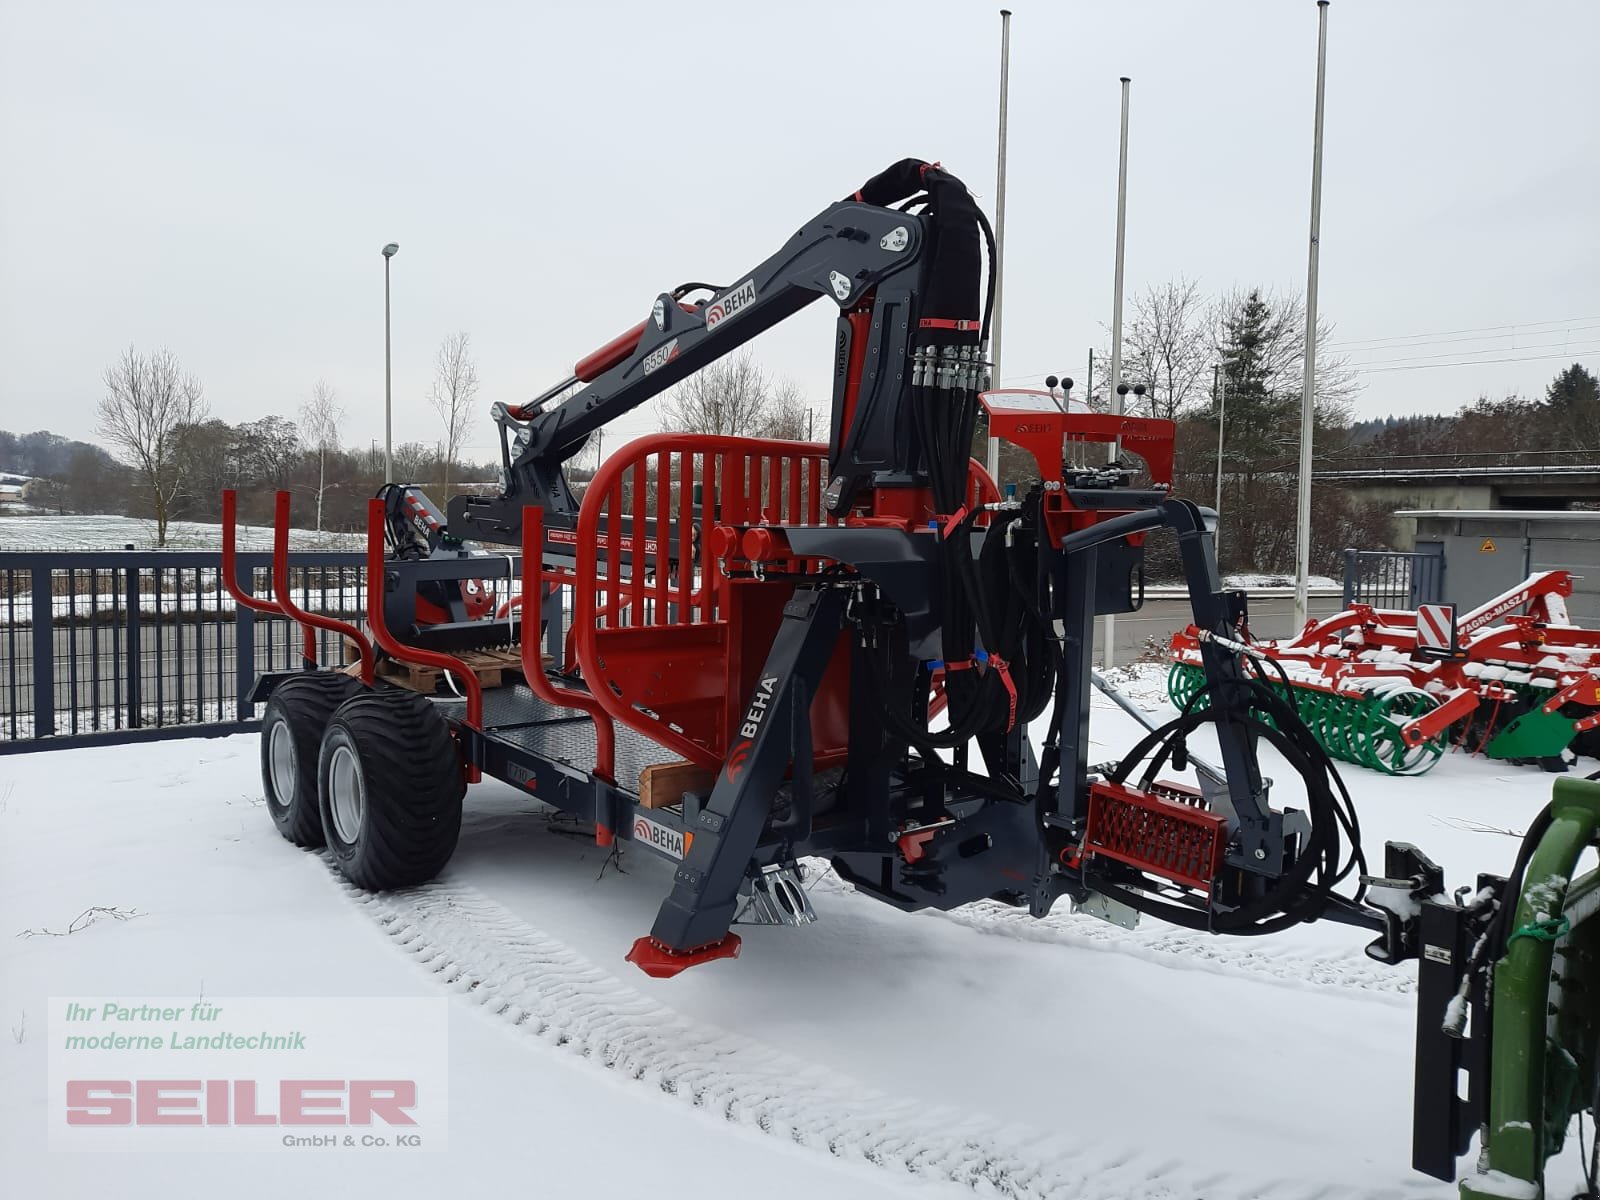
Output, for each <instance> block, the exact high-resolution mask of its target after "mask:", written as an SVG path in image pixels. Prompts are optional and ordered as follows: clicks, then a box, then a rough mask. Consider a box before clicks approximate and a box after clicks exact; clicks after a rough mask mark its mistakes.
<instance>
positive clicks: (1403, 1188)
mask: <svg viewBox="0 0 1600 1200" xmlns="http://www.w3.org/2000/svg"><path fill="white" fill-rule="evenodd" d="M328 867H329V870H330V872H331V873H332V874H333V876H334V879H335V880H336V881H337V883H338V884H339V886H340V887H342V888H343V890H344V891H345V892H346V893H347V894H348V895H349V896H350V897H351V899H352V900H353V901H354V902H355V903H356V905H357V906H358V907H359V908H360V909H362V910H363V911H364V912H365V913H366V914H367V915H368V916H369V917H370V918H371V919H372V920H373V921H374V922H375V923H376V924H377V925H378V927H379V929H380V930H381V931H382V932H383V933H385V934H386V935H387V936H388V938H389V939H390V941H392V942H393V944H394V945H395V946H396V947H397V948H398V949H400V950H401V951H403V952H404V953H406V954H407V955H409V956H410V957H411V958H412V959H413V960H414V961H415V962H416V963H417V964H418V965H419V966H421V967H422V968H424V969H425V970H426V971H428V972H429V973H431V974H432V975H434V976H435V977H436V979H437V980H438V981H439V983H440V984H441V985H443V986H444V987H446V988H447V989H449V990H450V991H452V992H454V993H457V994H458V995H459V996H461V997H462V998H463V999H464V1000H467V1001H471V1002H473V1003H476V1004H478V1005H481V1006H482V1007H483V1008H484V1009H485V1010H486V1011H487V1012H488V1013H489V1014H491V1015H493V1016H494V1017H496V1018H498V1019H499V1020H501V1021H503V1022H505V1023H506V1024H507V1025H509V1026H511V1027H513V1028H515V1029H518V1030H520V1031H522V1032H524V1033H526V1034H529V1035H530V1036H532V1037H535V1038H537V1039H539V1040H540V1041H541V1042H543V1043H545V1044H546V1045H548V1046H551V1047H553V1048H556V1049H559V1050H562V1051H564V1052H566V1053H569V1054H572V1055H574V1056H576V1057H579V1058H583V1059H588V1060H589V1061H591V1062H593V1063H596V1064H598V1065H600V1066H602V1067H605V1068H606V1069H608V1070H612V1071H616V1072H617V1073H618V1074H620V1075H622V1076H625V1077H627V1078H629V1079H631V1080H633V1081H635V1082H636V1083H638V1084H639V1085H641V1086H644V1087H650V1088H654V1089H656V1090H657V1091H659V1092H660V1093H662V1094H663V1095H665V1096H670V1097H673V1098H674V1099H676V1100H677V1101H679V1102H680V1103H684V1104H687V1105H690V1106H692V1107H694V1108H697V1109H700V1110H701V1111H703V1112H705V1113H708V1114H710V1115H712V1116H714V1117H721V1118H722V1119H723V1120H726V1121H728V1122H729V1123H731V1124H735V1125H740V1126H744V1127H748V1128H753V1129H757V1130H759V1131H761V1132H763V1133H767V1134H769V1135H771V1136H774V1137H779V1138H785V1139H788V1140H790V1141H792V1142H794V1143H796V1144H798V1145H802V1146H807V1147H810V1148H813V1149H817V1150H820V1151H822V1152H824V1153H827V1154H830V1155H833V1156H834V1157H836V1158H840V1159H843V1160H846V1161H855V1162H865V1163H870V1164H872V1165H874V1166H877V1167H880V1168H882V1169H884V1170H887V1171H891V1172H893V1173H895V1174H898V1175H902V1176H909V1177H912V1178H917V1179H925V1180H928V1181H930V1182H941V1183H953V1184H957V1185H959V1186H961V1187H963V1188H966V1189H968V1190H970V1191H972V1192H973V1193H975V1194H977V1195H982V1196H1000V1197H1006V1198H1008V1200H1068V1198H1071V1200H1095V1198H1101V1197H1103V1198H1105V1200H1112V1198H1117V1200H1184V1198H1188V1197H1194V1196H1201V1195H1203V1196H1205V1197H1206V1198H1207V1200H1223V1198H1225V1197H1239V1198H1244V1197H1258V1196H1272V1197H1274V1198H1278V1197H1282V1198H1285V1200H1312V1198H1313V1197H1317V1196H1326V1195H1327V1194H1328V1188H1327V1186H1326V1185H1325V1184H1320V1185H1311V1184H1308V1183H1307V1182H1306V1181H1304V1180H1302V1179H1287V1178H1279V1179H1251V1180H1248V1181H1247V1180H1245V1179H1242V1178H1239V1177H1236V1176H1234V1175H1231V1174H1226V1173H1219V1172H1217V1171H1215V1170H1207V1169H1204V1168H1202V1167H1199V1165H1198V1164H1194V1165H1193V1166H1192V1167H1191V1166H1190V1165H1186V1164H1183V1163H1181V1162H1178V1161H1174V1160H1173V1159H1171V1158H1170V1157H1163V1156H1160V1155H1159V1154H1157V1153H1154V1152H1147V1151H1144V1150H1142V1149H1138V1148H1135V1147H1132V1146H1130V1147H1124V1148H1120V1149H1119V1148H1117V1147H1114V1146H1108V1145H1107V1144H1106V1143H1105V1141H1104V1139H1101V1138H1094V1139H1083V1140H1080V1141H1076V1142H1075V1141H1073V1140H1071V1139H1070V1138H1067V1137H1064V1136H1062V1135H1059V1134H1056V1135H1045V1134H1042V1133H1038V1132H1036V1131H1033V1130H1028V1129H1024V1128H1021V1127H1018V1126H1015V1125H1013V1124H1012V1123H1009V1122H1008V1123H1004V1124H1002V1123H1001V1122H1000V1121H998V1120H996V1119H994V1118H991V1117H983V1116H976V1115H974V1114H972V1113H969V1112H963V1111H960V1110H958V1109H956V1108H953V1107H951V1106H949V1105H939V1106H930V1105H928V1104H926V1103H924V1102H921V1101H913V1100H904V1099H896V1098H894V1097H891V1096H888V1095H885V1094H883V1093H879V1092H876V1091H874V1090H872V1089H870V1088H867V1087H864V1086H861V1085H859V1084H857V1083H855V1082H854V1081H852V1080H850V1079H849V1078H847V1077H844V1076H842V1075H840V1074H839V1073H838V1072H837V1071H835V1070H833V1069H831V1068H829V1067H825V1066H822V1065H820V1064H816V1063H811V1062H807V1061H805V1060H802V1059H800V1058H797V1057H795V1056H793V1055H790V1054H788V1053H786V1052H784V1051H780V1050H776V1049H774V1048H772V1047H770V1046H766V1045H764V1044H762V1043H760V1042H757V1041H754V1040H752V1039H750V1038H747V1037H744V1036H741V1035H737V1034H732V1033H729V1032H727V1031H725V1030H720V1029H717V1028H715V1027H714V1026H710V1025H706V1024H702V1023H699V1022H696V1021H693V1020H691V1019H690V1018H688V1017H686V1016H684V1015H683V1014H681V1013H679V1012H676V1011H675V1010H673V1009H671V1008H668V1007H666V1006H665V1005H662V1004H659V1003H657V1002H656V1001H654V1000H652V999H650V998H649V997H647V996H645V995H644V994H642V993H641V992H639V991H637V990H636V989H634V988H632V987H629V986H628V985H627V984H625V983H623V982H621V981H620V980H619V979H617V978H616V977H615V976H613V975H611V974H610V973H608V972H606V971H604V970H602V969H601V968H599V967H596V966H595V965H594V964H592V963H590V962H588V961H587V960H585V959H584V958H583V957H582V956H580V955H578V954H577V953H575V952H574V951H572V950H571V949H569V948H568V947H567V946H565V945H564V944H562V943H561V942H559V941H557V940H556V939H554V938H551V937H548V936H546V935H545V934H543V933H541V932H540V931H539V930H537V929H535V928H533V927H532V926H530V925H528V924H527V923H526V922H524V921H523V920H522V919H521V918H519V917H518V916H517V915H516V914H515V913H513V912H511V911H510V910H509V909H506V908H504V907H503V906H501V905H500V904H498V903H496V902H494V901H493V900H490V899H489V898H487V897H486V896H484V895H483V894H482V893H480V892H478V891H477V890H476V889H474V888H472V887H469V886H465V885H461V884H451V883H434V884H429V885H426V886H424V887H420V888H415V889H411V890H408V891H404V892H390V893H372V892H364V891H362V890H360V889H359V888H356V887H353V886H352V885H351V884H349V883H348V882H347V881H345V880H344V878H343V877H342V876H340V875H339V874H338V873H337V871H336V870H335V869H334V868H333V867H332V864H331V863H329V864H328ZM1061 1115H1062V1117H1063V1118H1064V1120H1065V1121H1067V1122H1068V1123H1070V1111H1066V1112H1063V1113H1062V1114H1061ZM1385 1194H1387V1195H1392V1196H1393V1197H1395V1198H1396V1200H1406V1198H1408V1197H1411V1196H1418V1195H1422V1194H1424V1193H1423V1191H1422V1190H1421V1189H1418V1188H1414V1187H1412V1186H1409V1185H1406V1184H1402V1185H1399V1186H1397V1187H1395V1188H1394V1189H1392V1190H1390V1191H1388V1192H1386V1193H1385Z"/></svg>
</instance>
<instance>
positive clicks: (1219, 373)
mask: <svg viewBox="0 0 1600 1200" xmlns="http://www.w3.org/2000/svg"><path fill="white" fill-rule="evenodd" d="M1238 361H1239V360H1238V359H1234V358H1225V359H1223V360H1222V361H1221V362H1220V363H1217V364H1216V365H1215V366H1213V367H1212V368H1211V390H1212V391H1213V392H1214V393H1215V394H1216V397H1217V525H1216V528H1215V529H1213V530H1212V531H1211V551H1212V553H1213V554H1216V555H1218V561H1219V562H1220V561H1221V551H1220V550H1219V549H1218V547H1219V546H1221V545H1222V423H1223V420H1224V419H1225V418H1226V416H1227V411H1228V370H1227V369H1228V368H1229V367H1234V366H1238Z"/></svg>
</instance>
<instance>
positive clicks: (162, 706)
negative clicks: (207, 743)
mask: <svg viewBox="0 0 1600 1200" xmlns="http://www.w3.org/2000/svg"><path fill="white" fill-rule="evenodd" d="M271 559H272V556H271V555H270V554H267V553H262V552H256V553H241V554H240V555H239V576H240V584H241V586H242V587H244V588H245V590H247V591H248V592H250V593H251V594H265V593H268V592H270V590H271V589H270V586H269V574H270V568H271ZM364 562H365V559H364V557H363V556H362V555H360V554H356V553H349V552H339V551H311V550H308V551H299V552H296V553H293V554H291V555H290V556H289V568H290V577H289V586H290V589H291V592H292V593H293V594H294V596H295V598H296V599H297V600H298V601H299V602H300V603H301V604H302V605H303V606H304V607H306V608H308V609H312V610H314V611H317V612H324V613H328V614H329V615H331V616H338V617H341V618H343V619H344V620H347V621H350V622H352V623H355V624H364V623H365V622H364V613H365V590H364V586H365V570H364ZM339 643H340V639H339V638H338V637H336V636H334V635H332V634H327V633H319V634H318V656H319V658H320V659H321V661H322V662H324V663H330V662H337V661H339V660H340V658H341V657H342V655H343V649H342V647H341V646H340V644H339ZM301 646H302V640H301V634H300V631H299V629H298V627H297V626H295V625H294V624H293V623H292V622H290V621H288V620H285V619H282V618H277V617H268V616H258V615H256V614H254V613H252V612H250V611H249V610H248V609H240V608H237V607H236V606H235V604H234V602H233V598H232V597H231V596H229V595H228V593H227V590H226V589H225V588H224V587H223V586H222V577H221V572H220V568H219V560H218V556H217V555H216V554H215V553H206V552H201V551H150V552H141V551H116V550H107V551H51V552H28V551H23V552H16V553H0V754H7V753H14V752H17V751H21V750H38V749H46V748H56V747H70V746H79V745H95V744H106V743H117V742H130V741H138V740H145V739H152V738H161V737H174V736H183V737H192V736H197V735H202V736H203V735H206V734H222V733H235V732H241V731H244V730H250V729H254V728H256V727H257V726H258V725H259V719H258V717H257V715H256V712H255V706H254V705H252V704H251V703H250V702H249V701H248V700H247V699H245V697H246V696H247V695H248V693H249V691H250V688H251V686H252V684H253V683H254V681H255V678H256V676H257V675H258V674H259V673H261V672H263V671H274V670H288V669H292V668H294V667H297V666H299V665H300V664H301V662H302V658H301Z"/></svg>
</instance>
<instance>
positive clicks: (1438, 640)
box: [1417, 604, 1456, 650]
mask: <svg viewBox="0 0 1600 1200" xmlns="http://www.w3.org/2000/svg"><path fill="white" fill-rule="evenodd" d="M1455 624H1456V610H1455V606H1454V605H1452V604H1419V605H1418V606H1417V645H1418V646H1420V647H1422V649H1424V650H1449V649H1450V648H1451V645H1452V644H1453V643H1454V641H1455Z"/></svg>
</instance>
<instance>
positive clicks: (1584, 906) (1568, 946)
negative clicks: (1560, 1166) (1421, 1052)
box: [1461, 779, 1600, 1200]
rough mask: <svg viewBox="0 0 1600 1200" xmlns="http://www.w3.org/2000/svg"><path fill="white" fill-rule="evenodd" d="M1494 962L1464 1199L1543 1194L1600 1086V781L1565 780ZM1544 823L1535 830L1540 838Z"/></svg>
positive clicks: (1558, 784) (1535, 1198)
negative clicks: (1485, 1060)
mask: <svg viewBox="0 0 1600 1200" xmlns="http://www.w3.org/2000/svg"><path fill="white" fill-rule="evenodd" d="M1546 816H1547V820H1546V819H1545V818H1541V824H1542V827H1543V828H1542V833H1539V834H1538V840H1537V843H1536V845H1534V847H1533V848H1532V852H1531V854H1530V853H1529V852H1528V850H1527V849H1526V847H1525V848H1524V855H1526V867H1525V868H1524V870H1523V873H1522V888H1521V891H1520V893H1519V895H1518V897H1517V902H1516V908H1515V911H1514V913H1513V914H1512V916H1511V919H1510V927H1509V928H1510V932H1509V933H1508V934H1507V935H1506V944H1505V953H1504V955H1503V957H1501V958H1500V960H1499V962H1498V963H1496V964H1495V967H1494V984H1493V1003H1492V1005H1491V1006H1490V1008H1489V1011H1488V1014H1487V1015H1488V1016H1489V1017H1490V1020H1491V1027H1490V1033H1489V1036H1490V1046H1489V1087H1488V1120H1487V1124H1486V1126H1485V1128H1484V1131H1483V1142H1482V1148H1481V1152H1480V1155H1479V1160H1478V1167H1477V1170H1476V1172H1475V1173H1474V1174H1473V1175H1471V1176H1470V1177H1469V1178H1467V1179H1464V1180H1463V1181H1462V1183H1461V1196H1462V1200H1505V1197H1508V1196H1512V1197H1523V1198H1525V1200H1542V1197H1543V1196H1544V1194H1545V1193H1544V1168H1545V1163H1546V1162H1547V1161H1548V1160H1549V1159H1550V1157H1551V1156H1552V1155H1555V1154H1557V1153H1559V1152H1560V1151H1561V1148H1562V1146H1563V1144H1564V1143H1565V1140H1566V1137H1567V1130H1568V1128H1569V1126H1570V1125H1571V1123H1572V1118H1573V1117H1574V1116H1575V1115H1577V1114H1578V1113H1581V1112H1584V1111H1588V1112H1589V1113H1590V1114H1591V1116H1592V1115H1594V1109H1595V1106H1596V1090H1597V1087H1600V870H1590V871H1589V872H1588V873H1587V874H1585V875H1583V876H1581V877H1579V878H1577V879H1573V878H1572V873H1573V871H1574V869H1575V868H1576V867H1577V866H1578V865H1579V860H1580V859H1581V858H1582V856H1583V854H1584V851H1585V850H1586V849H1588V848H1590V847H1596V846H1600V783H1596V782H1593V781H1591V780H1586V779H1557V780H1556V781H1555V797H1554V799H1553V800H1552V802H1551V805H1550V807H1549V809H1548V810H1546ZM1538 829H1539V827H1538V826H1536V828H1535V830H1533V831H1530V837H1531V836H1533V834H1534V833H1536V832H1538Z"/></svg>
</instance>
